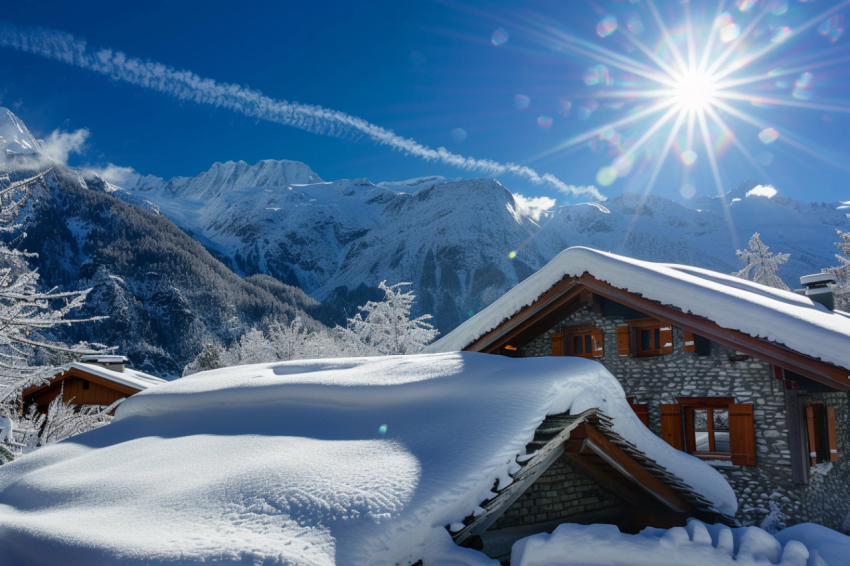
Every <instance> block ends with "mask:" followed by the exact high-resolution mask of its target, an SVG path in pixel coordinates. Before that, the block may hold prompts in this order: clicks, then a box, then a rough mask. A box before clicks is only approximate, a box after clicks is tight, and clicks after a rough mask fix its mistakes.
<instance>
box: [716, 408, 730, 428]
mask: <svg viewBox="0 0 850 566" xmlns="http://www.w3.org/2000/svg"><path fill="white" fill-rule="evenodd" d="M712 415H713V417H712V423H713V425H714V430H729V411H727V410H723V409H714V410H713V411H712Z"/></svg>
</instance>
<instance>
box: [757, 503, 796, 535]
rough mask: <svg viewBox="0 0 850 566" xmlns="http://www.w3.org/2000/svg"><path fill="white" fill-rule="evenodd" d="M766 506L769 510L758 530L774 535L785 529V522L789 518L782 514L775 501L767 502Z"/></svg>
mask: <svg viewBox="0 0 850 566" xmlns="http://www.w3.org/2000/svg"><path fill="white" fill-rule="evenodd" d="M768 506H769V508H770V510H769V511H768V513H767V515H765V517H764V519H762V520H761V523H760V524H759V528H761V529H763V530H765V531H767V532H769V533H770V534H775V533H778V532H779V531H781V530H782V529H784V528H785V527H786V523H785V521H787V520H788V519H790V517H789V516H788V515H786V514H785V513H783V512H782V510H781V509H780V508H779V505H777V504H776V502H775V501H772V500H771V501H769V502H768Z"/></svg>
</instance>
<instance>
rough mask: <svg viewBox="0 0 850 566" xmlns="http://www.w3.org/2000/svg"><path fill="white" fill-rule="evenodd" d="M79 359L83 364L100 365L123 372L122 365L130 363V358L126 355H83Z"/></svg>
mask: <svg viewBox="0 0 850 566" xmlns="http://www.w3.org/2000/svg"><path fill="white" fill-rule="evenodd" d="M81 361H82V362H83V363H84V364H91V365H95V366H100V367H102V368H105V369H108V370H112V371H116V372H118V373H124V367H125V366H128V365H130V360H129V359H127V357H126V356H107V355H102V354H95V355H92V356H83V357H82V360H81Z"/></svg>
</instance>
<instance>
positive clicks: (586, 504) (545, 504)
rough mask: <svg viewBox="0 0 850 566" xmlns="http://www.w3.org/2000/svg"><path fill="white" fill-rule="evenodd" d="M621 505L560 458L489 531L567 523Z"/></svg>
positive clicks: (607, 492) (617, 500) (612, 496)
mask: <svg viewBox="0 0 850 566" xmlns="http://www.w3.org/2000/svg"><path fill="white" fill-rule="evenodd" d="M623 505H625V503H624V502H623V501H622V500H621V499H620V498H619V497H617V496H616V495H614V494H613V493H611V492H610V491H608V490H606V489H605V488H603V487H602V486H600V485H599V484H597V483H596V482H594V481H593V480H591V479H590V478H588V477H587V476H585V475H584V474H581V473H580V472H577V471H575V470H574V469H573V467H572V466H570V465H569V464H568V463H566V462H565V461H564V460H563V459H558V460H556V461H555V463H554V464H552V466H551V467H550V468H549V469H548V470H546V471H545V472H543V474H542V475H541V476H540V477H539V478H537V481H536V482H534V484H532V486H531V487H530V488H529V489H527V490H526V492H525V493H523V494H522V495H521V496H520V497H519V499H517V500H516V501H515V502H514V503H513V505H511V506H510V507H508V509H507V510H506V511H505V512H504V514H503V515H502V516H501V517H499V519H497V520H496V522H495V523H494V524H493V526H492V527H490V528H491V530H498V529H505V528H510V527H520V526H526V525H534V524H538V523H546V522H549V521H559V520H563V522H568V519H570V518H572V517H575V516H577V515H586V514H590V513H595V512H600V511H606V510H612V509H615V508H617V507H620V506H623Z"/></svg>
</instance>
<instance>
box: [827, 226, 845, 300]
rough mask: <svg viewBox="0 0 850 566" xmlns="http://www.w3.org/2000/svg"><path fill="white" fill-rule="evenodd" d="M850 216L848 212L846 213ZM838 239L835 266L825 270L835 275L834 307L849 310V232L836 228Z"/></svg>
mask: <svg viewBox="0 0 850 566" xmlns="http://www.w3.org/2000/svg"><path fill="white" fill-rule="evenodd" d="M847 218H850V214H848V215H847ZM836 232H837V233H838V237H839V238H840V241H838V242H835V247H837V248H838V249H839V250H841V253H840V254H835V259H837V260H838V265H837V266H836V267H830V268H829V269H827V270H826V271H828V272H830V273H832V274H833V275H835V279H836V281H835V286H834V288H833V292H834V293H835V308H837V309H838V310H842V311H848V310H850V232H842V231H841V230H836Z"/></svg>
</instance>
